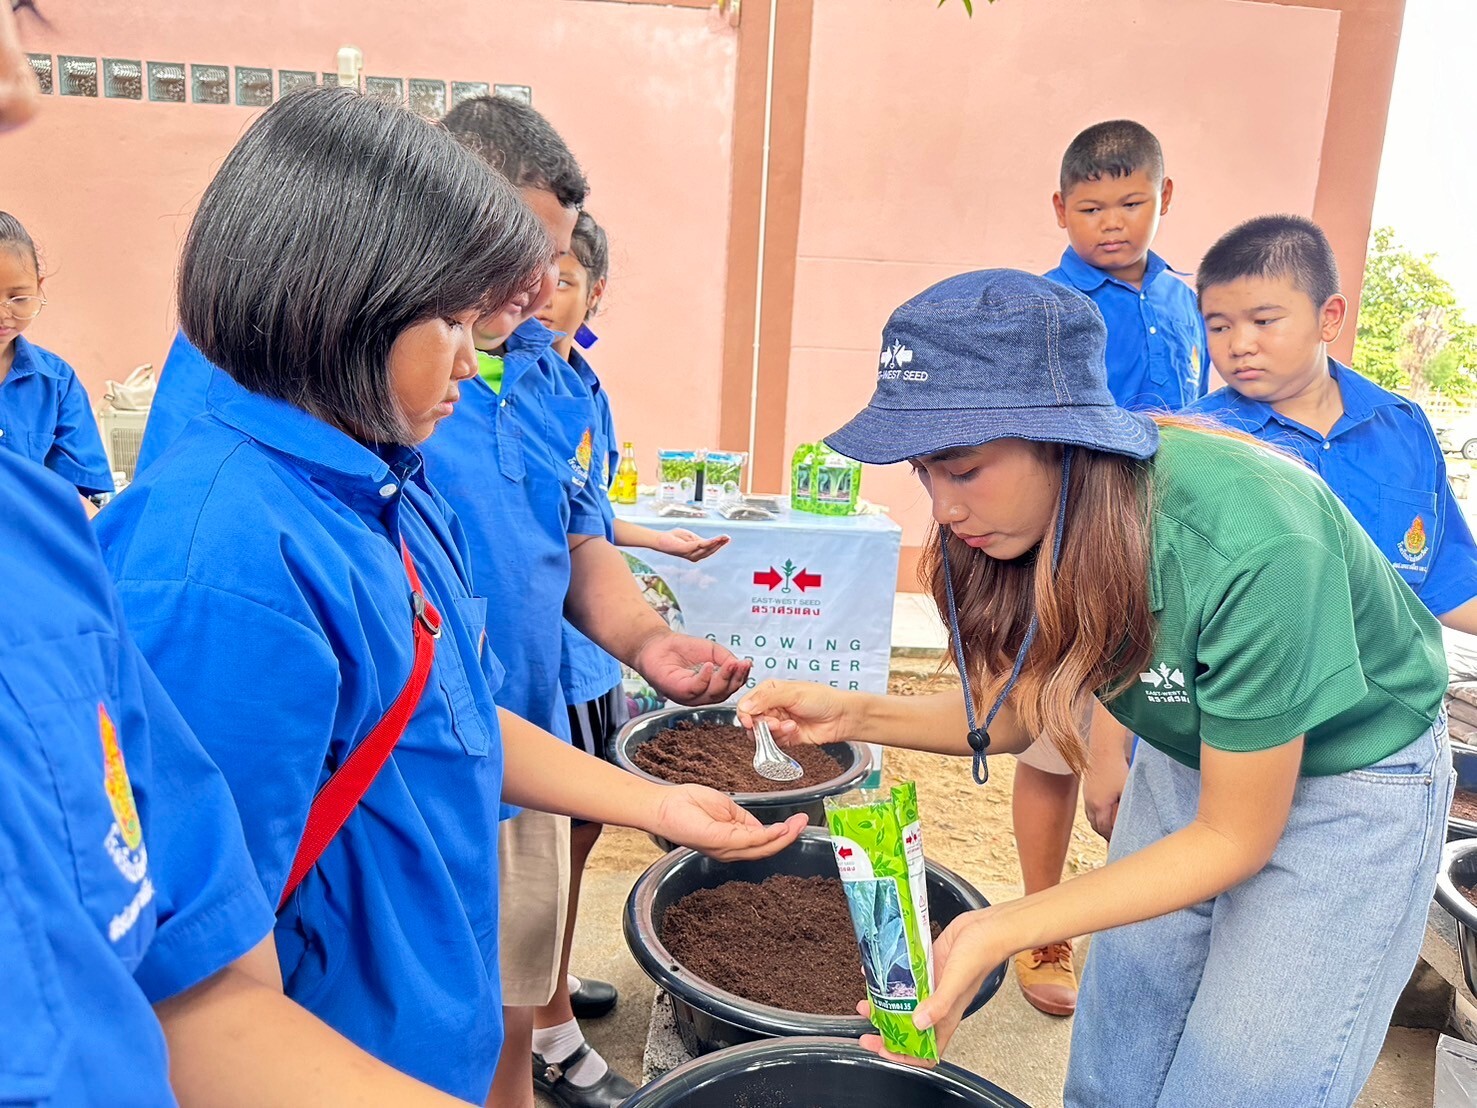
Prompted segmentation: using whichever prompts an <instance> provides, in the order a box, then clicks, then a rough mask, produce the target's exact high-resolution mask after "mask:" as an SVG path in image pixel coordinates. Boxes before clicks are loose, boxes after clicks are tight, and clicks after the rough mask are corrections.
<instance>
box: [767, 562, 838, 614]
mask: <svg viewBox="0 0 1477 1108" xmlns="http://www.w3.org/2000/svg"><path fill="white" fill-rule="evenodd" d="M824 582H825V578H824V577H822V576H821V575H820V574H819V573H811V572H810V570H809V569H808V568H804V567H801V566H797V565H796V564H795V562H794V560H793V559H790V558H786V559H785V564H784V565H782V566H780V567H779V568H778V569H776V568H775V567H774V566H770V567H769V568H767V569H762V570H758V571H756V572H755V573H754V584H755V585H756V586H759V587H762V588H764V589H765V590H766V594H765V595H756V596H754V597H752V598H751V599H752V603H751V604H750V608H749V610H750V614H751V615H768V616H819V615H820V614H821V601H820V598H819V597H812V596H810V595H805V596H803V597H795V599H793V600H783V599H781V598H780V597H777V596H774V595H773V593H774V591H775V590H776V589H778V590H779V591H780V593H781V595H782V596H783V595H790V596H793V595H794V593H795V590H797V589H798V590H799V591H800V592H801V593H803V594H809V593H812V592H814V591H815V590H816V589H819V588H820V587H821V585H822V584H823V583H824Z"/></svg>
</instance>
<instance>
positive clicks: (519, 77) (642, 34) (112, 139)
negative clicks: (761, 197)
mask: <svg viewBox="0 0 1477 1108" xmlns="http://www.w3.org/2000/svg"><path fill="white" fill-rule="evenodd" d="M40 7H41V9H42V11H43V12H44V13H45V15H46V17H47V19H48V20H49V21H50V24H51V27H50V29H47V28H46V27H43V26H41V25H40V24H39V23H38V22H37V21H36V20H35V19H33V18H31V17H30V16H29V14H28V13H25V12H23V13H22V14H21V36H22V41H23V43H24V45H25V47H26V49H28V50H30V51H33V52H37V53H50V54H52V55H58V54H79V55H85V56H89V57H96V58H98V59H99V60H100V61H101V59H102V58H104V57H113V58H127V59H134V60H141V61H150V60H152V61H166V62H200V63H206V64H220V65H231V66H235V65H246V66H260V67H271V68H272V69H274V70H276V69H306V70H313V71H317V72H322V71H324V70H333V69H335V68H336V58H337V51H338V48H339V47H340V46H342V45H346V44H351V45H354V46H357V47H359V48H360V49H361V50H362V51H363V53H364V73H365V74H366V75H375V76H381V75H382V76H393V77H401V78H412V77H426V78H439V79H443V80H446V81H448V82H449V81H489V82H501V83H508V84H521V85H529V86H531V87H532V89H533V97H534V104H535V106H536V107H538V108H539V109H540V110H541V111H542V112H544V113H545V114H546V115H547V116H548V117H549V118H550V119H551V120H552V121H553V123H554V125H555V126H556V127H558V128H559V129H560V131H561V132H562V133H563V134H564V136H565V137H566V139H567V140H568V141H569V144H570V146H571V147H572V148H573V149H574V151H575V153H576V155H577V156H578V157H579V159H580V161H581V162H582V163H583V165H584V167H585V170H586V172H587V174H588V176H589V178H590V180H591V183H592V186H593V190H594V191H593V192H592V194H591V196H590V200H589V207H590V210H591V212H592V213H593V214H595V216H596V217H597V218H598V219H600V220H601V222H602V223H604V224H605V225H606V227H607V229H608V230H609V232H610V235H611V239H612V251H613V260H614V269H615V272H614V278H613V282H612V286H611V294H610V298H609V311H608V313H607V315H606V316H605V317H604V318H603V319H602V320H601V321H600V322H599V323H598V324H597V329H598V331H599V333H600V335H601V338H602V341H601V343H600V345H599V347H597V349H596V350H595V353H594V360H595V364H596V365H597V367H598V368H599V369H600V371H601V372H602V374H603V375H604V376H605V378H606V380H607V383H608V385H609V387H610V389H611V391H612V394H613V395H614V397H615V400H616V407H617V415H618V417H619V419H620V430H621V432H622V433H623V434H624V435H626V436H627V437H634V438H636V439H638V440H640V441H641V442H642V444H643V450H644V453H645V454H646V455H647V456H649V455H650V452H651V451H652V450H654V449H656V447H657V446H658V445H659V442H658V440H662V439H664V437H665V436H668V435H670V434H671V430H670V429H671V428H672V426H673V425H677V426H680V428H681V434H682V437H683V438H684V439H687V440H691V441H693V442H694V443H695V444H707V443H709V442H715V441H716V436H717V427H718V402H717V397H716V392H717V390H716V384H715V387H714V388H713V389H712V390H705V389H704V388H702V387H701V386H700V385H698V386H695V387H684V388H672V387H669V386H670V384H671V383H672V382H673V381H674V379H680V380H682V381H684V382H686V381H689V380H690V381H697V382H700V381H703V380H707V379H711V380H712V381H714V382H716V381H717V378H718V375H719V373H720V367H721V361H722V341H723V339H722V328H723V319H722V315H723V273H724V267H725V257H726V244H727V235H728V190H729V183H730V179H731V165H730V141H731V133H732V114H733V88H734V66H735V59H736V54H737V40H736V33H735V31H734V30H733V29H732V28H731V27H730V26H729V25H728V24H727V22H726V21H725V20H721V19H720V18H718V16H717V15H716V14H713V13H710V12H708V11H707V10H704V9H700V8H692V7H667V6H662V5H653V4H624V3H608V2H600V0H445V2H443V3H439V4H436V5H432V6H429V7H428V6H423V5H419V4H413V3H405V2H401V3H391V2H389V0H361V2H346V0H315V2H314V3H308V4H298V3H289V2H287V0H258V2H256V3H252V4H244V3H224V2H212V3H202V4H182V3H166V2H163V0H89V2H87V3H83V2H82V0H41V3H40ZM232 87H233V96H234V83H233V86H232ZM145 95H147V93H146V94H145ZM255 114H256V109H250V108H241V107H236V106H234V105H232V106H215V105H205V104H194V103H187V104H172V103H151V102H150V101H148V100H147V99H145V100H143V101H124V100H109V99H105V98H101V97H100V98H99V99H96V100H93V99H81V98H73V97H63V96H52V97H49V98H47V100H46V102H45V108H44V111H43V113H42V115H41V116H40V118H39V119H38V120H37V121H36V122H35V123H34V124H33V125H32V126H30V127H29V128H26V129H24V130H22V131H20V132H18V133H17V134H15V135H13V136H11V137H9V138H8V139H7V140H6V145H5V168H4V173H3V178H0V179H3V186H0V207H3V208H4V209H5V210H8V211H11V212H13V213H14V214H16V215H17V216H19V217H20V218H21V220H22V221H23V222H24V223H25V224H26V226H27V227H28V228H29V229H30V230H31V232H32V234H33V235H34V236H35V238H36V239H37V241H38V243H39V244H40V245H41V247H42V249H43V250H44V252H45V265H46V267H47V268H48V269H49V271H50V272H51V277H50V278H49V280H48V283H47V293H48V296H49V298H50V300H51V304H50V306H49V307H48V308H47V310H46V312H45V313H44V314H43V315H42V317H41V318H40V319H39V320H38V321H37V322H36V324H34V325H33V327H32V329H31V331H30V335H31V337H33V338H34V339H35V340H36V341H38V342H40V343H42V344H43V345H46V346H50V347H52V348H54V349H55V350H56V351H57V352H58V353H60V354H62V355H63V356H64V357H66V358H67V359H69V360H70V361H71V362H72V364H73V365H74V366H76V368H77V370H78V371H79V373H80V374H81V375H82V378H83V380H84V382H85V383H86V384H87V385H88V387H89V388H90V389H91V390H92V391H93V395H94V396H96V395H97V394H98V390H99V386H100V385H101V383H102V382H103V381H104V380H105V379H106V378H109V377H113V378H117V377H120V376H121V375H123V374H125V373H127V371H128V370H129V368H131V367H132V366H134V365H136V364H138V363H141V362H154V363H155V364H156V365H157V364H159V362H160V361H161V360H162V358H163V355H164V352H165V350H166V349H167V346H168V342H169V339H170V337H171V335H172V334H173V330H174V309H173V297H172V291H171V281H172V276H173V272H174V267H175V260H176V256H177V252H178V246H179V241H180V238H181V236H182V234H183V233H184V231H185V229H186V228H187V227H188V224H189V218H190V214H191V212H192V211H193V209H194V205H195V203H196V202H197V200H198V198H199V195H200V193H201V191H202V190H203V189H204V187H205V185H206V184H207V183H208V182H209V180H210V177H211V175H212V174H213V172H214V171H215V168H216V167H217V166H218V165H219V164H220V161H221V159H222V158H223V157H224V156H225V154H226V152H227V151H228V150H229V149H230V147H231V144H232V143H233V142H234V141H235V140H236V138H237V136H238V135H239V134H240V133H241V130H242V129H243V128H244V127H245V126H246V125H247V123H248V122H249V121H250V120H251V119H252V118H253V117H254V116H255ZM262 187H263V188H270V187H271V182H270V181H264V182H262ZM351 262H352V259H345V263H346V264H349V263H351ZM660 445H666V443H665V441H662V442H661V443H660ZM647 465H648V468H649V466H650V463H649V462H648V463H647Z"/></svg>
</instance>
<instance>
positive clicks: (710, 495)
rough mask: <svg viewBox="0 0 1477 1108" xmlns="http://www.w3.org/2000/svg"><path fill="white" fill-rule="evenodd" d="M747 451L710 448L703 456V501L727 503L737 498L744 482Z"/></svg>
mask: <svg viewBox="0 0 1477 1108" xmlns="http://www.w3.org/2000/svg"><path fill="white" fill-rule="evenodd" d="M748 460H749V455H748V454H746V453H736V452H733V451H727V450H709V451H706V452H705V453H704V457H703V503H705V504H727V503H728V502H729V501H731V500H736V499H737V498H738V497H739V495H740V493H741V491H742V489H743V484H744V464H745V463H746V462H747V461H748Z"/></svg>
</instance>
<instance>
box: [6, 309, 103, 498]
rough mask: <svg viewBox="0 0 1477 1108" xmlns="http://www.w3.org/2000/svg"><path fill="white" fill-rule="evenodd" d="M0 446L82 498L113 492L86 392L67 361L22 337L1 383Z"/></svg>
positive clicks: (101, 442) (16, 345)
mask: <svg viewBox="0 0 1477 1108" xmlns="http://www.w3.org/2000/svg"><path fill="white" fill-rule="evenodd" d="M0 446H4V447H8V448H10V449H11V450H12V451H14V452H15V453H17V454H19V455H20V456H21V457H23V458H29V459H30V460H31V461H33V462H40V463H41V464H42V465H44V466H45V467H46V468H47V469H49V470H51V471H53V472H54V473H56V474H57V475H58V476H60V477H62V478H64V479H65V480H67V481H70V482H71V483H72V484H73V485H75V486H76V488H77V491H78V492H80V493H82V494H83V495H85V496H90V495H92V494H93V493H100V492H112V491H113V471H112V469H111V468H110V467H109V466H108V455H107V453H106V452H105V451H104V450H103V440H102V436H101V435H99V434H98V430H97V420H96V419H94V418H93V415H92V405H91V404H89V403H88V400H87V390H86V389H84V388H83V387H82V382H81V381H79V380H77V374H76V372H75V371H74V370H73V369H72V367H71V366H69V365H68V364H67V363H66V362H64V361H62V359H61V358H58V357H57V356H56V355H55V354H53V353H52V352H51V351H50V350H45V349H43V348H42V347H39V346H37V345H36V344H35V343H33V342H28V341H27V340H26V337H25V336H24V335H17V336H16V338H15V361H14V362H13V363H12V364H11V366H10V372H8V373H7V374H6V375H5V377H4V379H0Z"/></svg>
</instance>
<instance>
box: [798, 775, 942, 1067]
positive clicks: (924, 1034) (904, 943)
mask: <svg viewBox="0 0 1477 1108" xmlns="http://www.w3.org/2000/svg"><path fill="white" fill-rule="evenodd" d="M825 804H826V823H827V825H828V826H829V827H830V829H831V846H832V848H833V849H834V851H835V853H836V868H837V869H838V870H839V871H840V873H841V887H842V888H843V889H844V890H845V892H846V903H847V906H848V907H849V908H850V909H851V923H852V926H853V927H854V928H855V929H856V938H857V945H858V946H859V947H860V948H861V953H862V972H863V973H864V974H865V975H866V978H867V999H868V1000H870V1001H871V1004H872V1023H873V1024H874V1025H875V1026H876V1028H877V1030H878V1031H879V1032H880V1033H881V1035H882V1043H883V1045H884V1046H886V1047H887V1049H888V1050H890V1051H892V1052H893V1053H894V1054H906V1055H909V1056H910V1057H913V1058H924V1059H927V1060H929V1061H937V1059H938V1056H939V1048H938V1036H937V1035H936V1034H935V1033H934V1030H933V1028H931V1027H930V1028H928V1029H927V1030H924V1031H920V1030H918V1028H916V1027H914V1026H913V1012H914V1010H915V1009H916V1008H917V1007H918V1005H919V1004H920V1003H921V1002H923V1001H924V1000H927V999H928V996H929V994H930V993H931V992H932V991H933V933H932V932H931V931H930V929H929V925H928V882H927V877H926V873H925V870H924V866H923V835H922V831H921V829H920V827H919V822H918V789H917V787H916V786H915V785H914V784H913V782H911V781H904V782H902V783H901V784H899V785H895V786H893V788H892V791H891V792H882V791H881V790H877V791H870V790H867V791H861V792H854V793H848V794H845V795H843V796H842V797H840V798H839V799H837V798H833V797H827V798H826V801H825Z"/></svg>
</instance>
